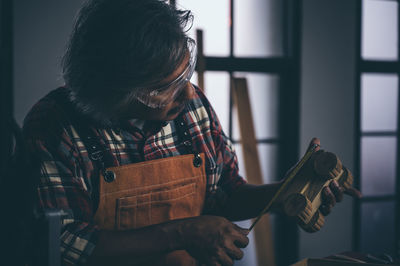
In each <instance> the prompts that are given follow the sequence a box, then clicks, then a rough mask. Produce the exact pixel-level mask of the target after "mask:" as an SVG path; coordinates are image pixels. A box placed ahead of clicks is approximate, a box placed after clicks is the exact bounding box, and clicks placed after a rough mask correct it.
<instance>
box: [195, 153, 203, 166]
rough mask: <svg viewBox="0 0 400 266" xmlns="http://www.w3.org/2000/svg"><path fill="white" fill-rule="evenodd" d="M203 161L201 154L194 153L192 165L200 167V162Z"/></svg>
mask: <svg viewBox="0 0 400 266" xmlns="http://www.w3.org/2000/svg"><path fill="white" fill-rule="evenodd" d="M202 163H203V160H202V159H201V156H200V154H199V153H196V154H195V155H194V159H193V165H194V167H197V168H198V167H200V166H201V164H202Z"/></svg>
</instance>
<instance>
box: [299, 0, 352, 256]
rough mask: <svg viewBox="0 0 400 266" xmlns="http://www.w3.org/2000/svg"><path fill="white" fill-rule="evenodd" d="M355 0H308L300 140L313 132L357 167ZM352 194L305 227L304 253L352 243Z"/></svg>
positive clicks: (328, 252)
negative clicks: (312, 227)
mask: <svg viewBox="0 0 400 266" xmlns="http://www.w3.org/2000/svg"><path fill="white" fill-rule="evenodd" d="M356 2H357V1H356V0H335V1H332V0H303V25H302V28H303V29H302V31H303V35H302V39H303V40H302V64H301V71H302V75H301V78H302V83H301V116H300V135H301V139H300V143H301V144H302V147H301V151H303V152H304V151H305V149H306V145H307V143H308V142H309V141H310V139H311V138H312V137H314V136H315V137H319V138H320V139H321V146H322V148H323V149H326V150H329V151H332V152H334V153H336V154H338V156H339V158H340V159H341V160H342V162H343V163H344V164H345V165H346V166H347V167H348V168H349V169H354V154H355V150H354V136H355V130H356V125H355V111H356V110H355V107H354V104H355V92H356V58H357V54H356V51H357V49H356V38H357V32H356V22H357V21H356V19H357V16H356ZM352 219H353V206H352V200H351V199H350V198H349V197H345V200H344V202H342V203H340V204H338V205H337V206H335V208H334V210H333V211H332V213H331V214H330V215H329V216H328V217H327V219H326V223H325V226H324V227H323V228H322V230H321V231H320V232H318V233H315V234H308V233H304V232H301V234H300V256H301V257H302V258H303V257H325V256H328V255H331V254H335V253H338V252H342V251H346V250H347V251H349V250H351V249H352V246H351V245H352V236H353V235H352V221H353V220H352Z"/></svg>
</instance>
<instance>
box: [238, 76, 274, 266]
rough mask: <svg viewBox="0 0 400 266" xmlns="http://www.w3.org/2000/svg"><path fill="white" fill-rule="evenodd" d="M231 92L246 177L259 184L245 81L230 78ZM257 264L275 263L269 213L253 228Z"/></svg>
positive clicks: (256, 155)
mask: <svg viewBox="0 0 400 266" xmlns="http://www.w3.org/2000/svg"><path fill="white" fill-rule="evenodd" d="M231 82H232V94H233V97H234V104H235V105H236V107H237V112H238V116H239V128H240V135H241V139H242V147H243V157H244V164H245V168H246V177H247V180H248V181H249V183H251V184H257V185H261V184H263V181H262V172H261V166H260V160H259V157H258V150H257V141H256V136H255V131H254V124H253V116H252V113H251V106H250V99H249V93H248V88H247V82H246V79H244V78H232V80H231ZM254 231H255V232H254V237H255V242H256V252H257V261H258V265H271V266H273V265H275V256H274V248H273V244H272V237H271V236H272V235H271V225H270V222H269V215H268V214H265V215H264V216H263V217H262V218H261V220H260V223H259V225H258V226H257V228H255V229H254Z"/></svg>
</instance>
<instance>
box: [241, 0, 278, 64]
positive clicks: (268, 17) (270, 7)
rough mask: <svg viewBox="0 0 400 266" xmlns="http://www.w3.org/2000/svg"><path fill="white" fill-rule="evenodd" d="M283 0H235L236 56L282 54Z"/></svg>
mask: <svg viewBox="0 0 400 266" xmlns="http://www.w3.org/2000/svg"><path fill="white" fill-rule="evenodd" d="M283 3H284V1H282V0H246V1H234V30H235V32H234V54H235V56H249V57H252V56H253V57H265V56H279V55H282V54H283V49H282V42H283V41H282V39H283V36H282V34H283V32H284V31H283V25H282V21H283V19H282V13H283Z"/></svg>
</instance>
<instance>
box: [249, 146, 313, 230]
mask: <svg viewBox="0 0 400 266" xmlns="http://www.w3.org/2000/svg"><path fill="white" fill-rule="evenodd" d="M318 146H319V145H318V144H314V145H313V146H312V147H311V148H309V149H308V151H307V153H306V154H305V155H304V157H303V158H302V159H301V160H300V161H299V162H298V163H297V165H296V166H295V168H294V169H293V170H292V171H291V172H290V174H289V176H288V177H287V178H286V180H285V182H284V183H283V184H282V186H281V187H280V188H279V189H278V191H277V192H276V193H275V195H274V197H273V198H272V199H271V200H270V201H269V202H268V204H267V206H265V208H264V209H263V210H262V211H261V213H260V214H259V215H258V216H257V218H256V219H255V220H254V222H253V224H252V225H251V226H250V228H249V230H250V231H251V230H252V229H253V228H254V226H255V225H256V224H257V222H258V221H259V220H260V219H261V217H262V216H263V215H264V214H265V213H266V212H268V211H269V209H270V208H271V206H272V204H273V203H274V202H275V200H276V199H277V198H278V197H279V196H280V194H281V193H282V191H283V190H284V189H285V188H286V187H287V185H288V184H289V183H290V182H291V181H292V180H293V178H294V177H295V176H296V175H297V173H298V172H299V171H300V169H301V168H302V167H303V165H304V164H305V163H306V162H307V161H308V160H309V159H310V157H311V155H312V154H313V153H314V151H315V149H316V148H317V147H318Z"/></svg>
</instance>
